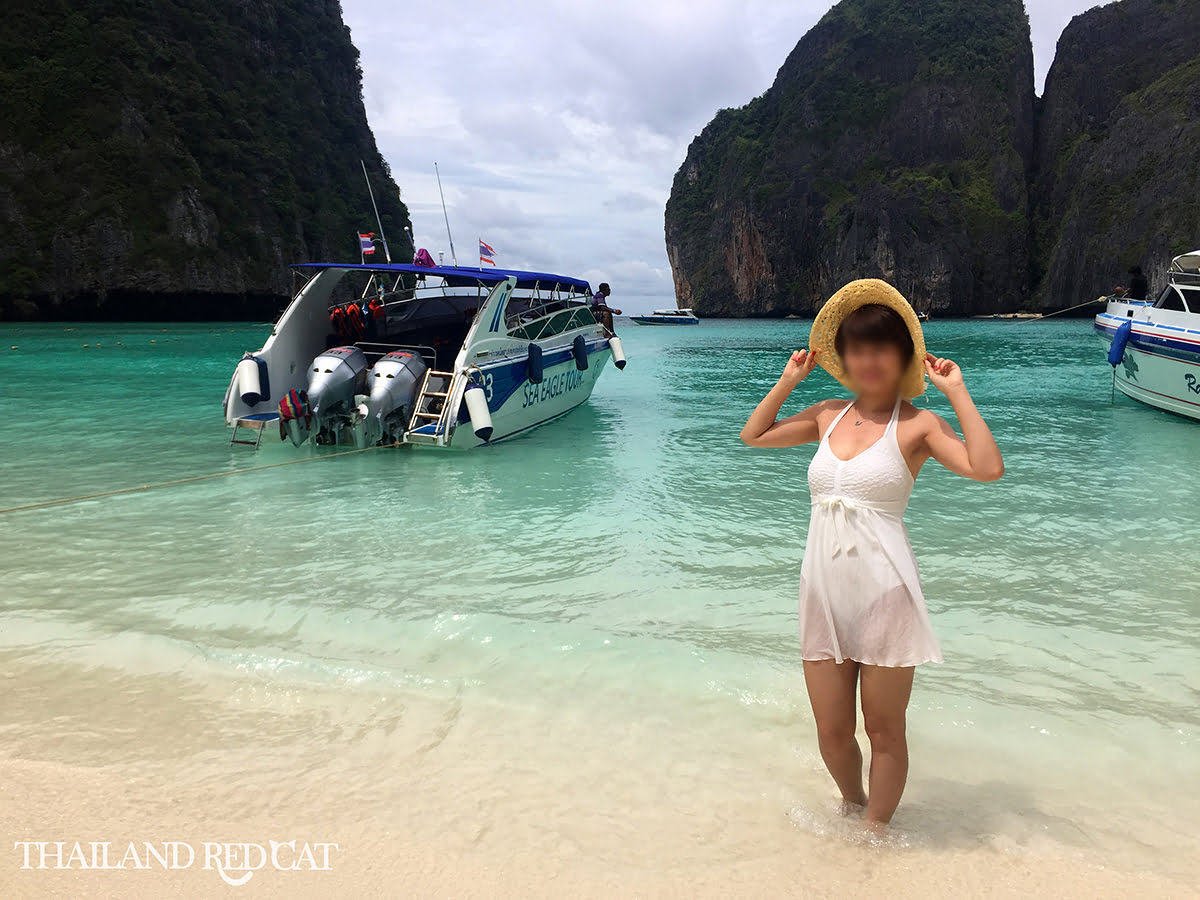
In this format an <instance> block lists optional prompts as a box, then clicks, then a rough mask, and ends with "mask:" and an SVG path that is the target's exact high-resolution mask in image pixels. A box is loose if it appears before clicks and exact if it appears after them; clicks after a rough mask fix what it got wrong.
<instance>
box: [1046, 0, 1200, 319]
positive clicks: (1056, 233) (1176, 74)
mask: <svg viewBox="0 0 1200 900" xmlns="http://www.w3.org/2000/svg"><path fill="white" fill-rule="evenodd" d="M1038 134H1039V137H1038V149H1037V174H1036V179H1035V192H1034V193H1035V196H1036V198H1037V202H1036V205H1035V217H1034V230H1033V231H1034V235H1035V245H1036V248H1037V252H1036V256H1035V277H1036V280H1037V286H1036V289H1035V294H1034V301H1035V304H1036V305H1038V306H1041V307H1047V308H1056V307H1057V308H1061V307H1064V306H1069V305H1071V304H1072V303H1079V302H1081V301H1083V300H1086V299H1088V298H1089V297H1095V296H1097V295H1099V294H1101V293H1105V292H1107V291H1109V290H1111V289H1112V287H1113V286H1114V285H1115V284H1120V283H1125V279H1126V277H1127V276H1126V275H1125V272H1126V269H1128V268H1129V266H1131V265H1134V264H1137V265H1141V266H1142V267H1143V268H1145V270H1146V274H1147V275H1148V276H1149V277H1150V280H1151V284H1152V285H1153V286H1158V285H1161V284H1162V283H1163V281H1164V280H1165V279H1164V277H1163V275H1164V272H1165V271H1166V267H1167V264H1168V263H1169V262H1170V259H1171V257H1173V256H1175V255H1178V254H1179V253H1183V252H1186V251H1188V250H1192V249H1195V247H1197V246H1200V205H1198V204H1197V202H1196V198H1197V197H1198V196H1200V3H1197V2H1196V0H1122V2H1120V3H1114V4H1111V5H1109V6H1105V7H1101V8H1099V9H1093V10H1090V11H1089V12H1086V13H1084V14H1082V15H1080V16H1076V17H1075V18H1074V19H1073V20H1072V21H1071V24H1070V25H1068V26H1067V29H1066V30H1065V31H1064V32H1063V34H1062V37H1061V38H1060V39H1059V42H1058V51H1057V54H1056V55H1055V58H1054V64H1053V65H1052V66H1051V68H1050V72H1049V75H1048V77H1047V79H1046V91H1045V95H1044V97H1043V100H1042V104H1041V109H1040V111H1039V116H1038Z"/></svg>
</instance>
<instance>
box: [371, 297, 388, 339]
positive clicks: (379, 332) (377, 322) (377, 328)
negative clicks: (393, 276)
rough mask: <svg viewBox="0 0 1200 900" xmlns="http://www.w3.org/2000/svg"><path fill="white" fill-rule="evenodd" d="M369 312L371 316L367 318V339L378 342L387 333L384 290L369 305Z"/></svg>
mask: <svg viewBox="0 0 1200 900" xmlns="http://www.w3.org/2000/svg"><path fill="white" fill-rule="evenodd" d="M367 312H368V313H369V314H370V315H369V316H368V318H367V337H368V338H371V339H373V340H377V339H379V338H381V337H383V336H384V333H385V332H386V331H387V329H386V327H385V322H386V318H385V317H386V316H387V310H386V309H384V306H383V290H382V289H380V291H379V294H377V295H376V296H374V297H372V298H371V299H370V301H369V302H368V303H367Z"/></svg>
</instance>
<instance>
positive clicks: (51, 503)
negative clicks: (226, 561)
mask: <svg viewBox="0 0 1200 900" xmlns="http://www.w3.org/2000/svg"><path fill="white" fill-rule="evenodd" d="M398 446H400V445H399V444H398V443H396V444H379V445H376V446H374V447H360V448H358V449H356V450H339V451H338V452H337V453H326V454H324V455H322V456H304V457H301V458H300V459H289V460H287V461H285V462H277V463H269V464H267V465H265V466H248V467H246V468H244V469H230V470H228V471H226V472H210V473H209V474H207V475H192V476H189V477H187V478H174V479H172V480H171V481H158V482H155V483H154V484H143V485H139V486H137V487H127V488H118V489H117V490H115V491H101V492H100V493H98V494H82V495H80V496H78V497H61V498H59V499H57V500H42V501H41V502H39V503H27V504H25V505H24V506H10V507H9V508H8V509H0V516H2V515H5V514H6V513H15V512H26V511H28V510H32V509H46V508H47V507H50V506H62V505H64V504H67V503H79V502H81V501H83V500H98V499H100V498H101V497H116V496H117V495H119V494H136V493H139V492H140V491H152V490H155V489H157V488H164V487H172V486H174V485H178V484H190V483H192V482H194V481H208V480H209V479H211V478H225V477H226V476H229V475H243V474H245V473H246V472H261V471H263V470H264V469H278V468H281V467H282V466H295V465H299V464H300V463H305V462H312V461H313V460H317V459H333V458H334V457H338V456H350V455H352V454H354V453H366V452H368V451H369V450H379V449H381V448H383V447H398Z"/></svg>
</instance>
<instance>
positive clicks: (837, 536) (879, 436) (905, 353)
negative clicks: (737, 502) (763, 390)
mask: <svg viewBox="0 0 1200 900" xmlns="http://www.w3.org/2000/svg"><path fill="white" fill-rule="evenodd" d="M818 364H820V365H821V366H822V367H823V368H824V369H825V370H826V371H828V372H829V373H830V374H831V375H833V377H834V378H836V379H837V380H838V381H839V382H840V383H841V384H842V385H843V386H845V387H846V388H848V389H849V390H850V391H851V392H853V394H854V397H853V399H852V400H846V399H836V400H822V401H821V402H820V403H815V404H813V405H812V406H810V407H808V409H806V410H804V411H803V412H801V413H798V414H796V415H793V416H789V417H787V418H785V419H782V420H781V419H779V411H780V409H781V408H782V406H783V404H784V402H785V401H786V400H787V398H788V396H789V395H790V394H791V393H792V391H793V390H795V388H796V386H797V385H799V384H800V382H801V381H803V380H804V379H805V378H807V377H808V375H809V374H811V373H812V371H813V368H814V366H816V365H818ZM926 376H928V378H929V380H930V381H931V382H932V383H933V385H934V387H936V388H938V390H940V391H941V392H942V393H944V394H945V395H946V398H947V399H948V400H949V401H950V405H951V406H952V407H953V409H954V413H955V415H956V416H957V417H958V421H959V424H960V426H961V428H962V432H963V436H962V437H959V435H958V434H956V433H955V431H954V429H953V428H951V426H950V425H949V424H948V423H947V422H946V421H945V420H944V419H943V418H941V417H940V416H938V415H937V414H936V413H934V412H932V411H931V410H928V409H918V408H917V407H915V406H913V405H912V403H910V402H908V401H910V400H911V399H913V398H914V397H916V396H918V395H920V394H922V393H924V391H925V378H926ZM741 437H742V440H743V441H745V442H746V443H747V444H749V445H750V446H752V447H795V446H797V445H799V444H806V443H810V442H819V446H818V448H817V450H816V453H815V454H814V455H813V458H812V462H811V464H810V465H809V467H808V484H809V490H810V491H811V493H812V511H811V519H810V522H809V529H808V539H807V542H806V546H805V550H804V562H803V564H802V566H801V569H800V644H801V657H802V659H803V667H804V680H805V684H806V686H807V689H808V696H809V701H810V703H811V705H812V711H813V717H814V719H815V720H816V729H817V742H818V745H819V747H820V751H821V758H822V759H823V760H824V761H825V765H826V767H827V768H828V770H829V774H830V775H832V776H833V780H834V781H835V782H836V784H837V787H838V789H839V790H840V791H841V796H842V801H843V811H844V812H846V813H849V812H851V811H854V810H858V809H860V808H861V809H862V810H864V811H865V817H866V821H867V823H868V825H869V826H870V827H872V828H878V829H882V828H884V827H886V825H887V823H888V822H889V821H890V820H891V818H892V814H893V813H894V812H895V810H896V807H897V805H898V804H899V802H900V797H901V794H902V793H903V791H904V784H905V781H906V779H907V775H908V745H907V742H906V739H905V716H906V711H907V708H908V701H909V695H910V692H911V690H912V685H913V674H914V671H915V667H916V666H918V665H920V664H922V663H927V662H941V660H942V654H941V650H940V648H939V646H938V642H937V638H936V637H935V636H934V633H933V628H932V626H931V623H930V619H929V613H928V611H927V610H926V607H925V598H924V596H923V594H922V590H921V582H920V578H919V576H918V573H917V564H916V560H915V558H914V556H913V552H912V548H911V546H910V545H909V542H908V536H907V532H906V531H905V528H904V520H903V515H904V511H905V508H906V507H907V505H908V499H909V496H910V494H911V493H912V488H913V481H914V479H915V478H916V476H917V474H918V473H919V472H920V471H921V467H922V466H923V465H924V464H925V463H926V461H928V460H929V459H935V460H937V461H938V462H939V463H941V464H942V465H943V466H945V467H946V468H947V469H949V470H950V471H952V472H954V473H956V474H958V475H962V476H965V477H967V478H971V479H974V480H975V481H995V480H996V479H998V478H1000V476H1001V475H1003V474H1004V460H1003V458H1002V457H1001V454H1000V449H999V447H997V445H996V441H995V439H994V438H993V437H992V434H991V431H989V429H988V426H987V423H986V422H984V420H983V417H982V416H981V415H980V414H979V411H978V410H977V409H976V408H975V404H974V402H973V401H972V399H971V395H970V393H968V391H967V387H966V384H965V383H964V381H963V374H962V370H961V369H960V368H959V366H958V365H957V364H956V363H954V362H953V361H951V360H949V359H942V358H940V357H937V356H934V355H932V354H929V353H927V352H926V350H925V341H924V337H923V335H922V333H921V325H920V323H919V322H918V321H917V317H916V314H915V313H914V312H913V309H912V307H911V306H909V304H908V301H906V300H905V299H904V297H903V296H902V295H901V294H900V292H899V291H897V290H896V289H895V288H893V287H892V286H891V285H889V284H887V283H886V282H883V281H879V280H876V279H866V280H862V281H855V282H852V283H851V284H848V285H846V287H844V288H842V289H841V290H840V291H838V292H837V293H836V294H834V295H833V297H832V298H830V300H829V301H828V302H827V303H826V304H825V306H824V307H823V308H822V310H821V312H820V314H819V315H818V316H817V319H816V321H815V322H814V323H813V326H812V333H811V335H810V338H809V347H808V349H807V350H800V351H798V352H796V353H793V354H792V356H791V358H790V359H789V360H788V362H787V365H786V367H785V368H784V371H783V374H782V375H781V376H780V378H779V382H778V383H777V384H776V385H775V386H774V387H773V388H771V390H770V392H769V393H768V394H767V396H766V397H765V398H764V399H763V401H762V402H761V403H759V405H758V407H757V408H756V409H755V410H754V412H753V413H752V414H751V415H750V418H749V420H748V421H747V422H746V425H745V427H744V428H743V429H742V433H741ZM787 524H788V525H791V524H792V523H787ZM856 693H857V694H858V699H859V701H860V702H861V705H862V712H863V726H864V730H865V731H866V735H867V739H868V741H869V742H870V745H871V766H870V770H869V776H868V783H867V789H866V790H864V788H863V780H862V765H863V760H862V754H861V752H860V750H859V745H858V742H857V740H856V738H855V730H856V727H857V715H856V710H855V705H856V704H855V700H856V696H855V695H856Z"/></svg>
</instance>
